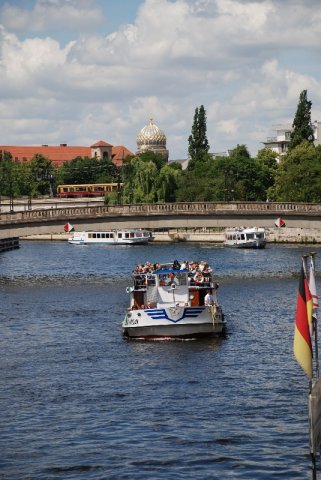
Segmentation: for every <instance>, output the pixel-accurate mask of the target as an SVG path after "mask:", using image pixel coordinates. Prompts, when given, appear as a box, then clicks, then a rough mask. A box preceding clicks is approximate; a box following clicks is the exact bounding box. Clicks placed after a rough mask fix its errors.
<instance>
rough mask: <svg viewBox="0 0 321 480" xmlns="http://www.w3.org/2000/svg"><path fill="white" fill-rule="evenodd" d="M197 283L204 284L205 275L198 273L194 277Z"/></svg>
mask: <svg viewBox="0 0 321 480" xmlns="http://www.w3.org/2000/svg"><path fill="white" fill-rule="evenodd" d="M194 280H195V283H203V282H204V275H203V274H202V273H200V272H198V273H196V275H195V276H194Z"/></svg>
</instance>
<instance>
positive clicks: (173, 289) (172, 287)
mask: <svg viewBox="0 0 321 480" xmlns="http://www.w3.org/2000/svg"><path fill="white" fill-rule="evenodd" d="M175 289H176V285H175V283H172V284H171V290H172V292H173V302H174V304H175Z"/></svg>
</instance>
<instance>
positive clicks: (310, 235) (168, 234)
mask: <svg viewBox="0 0 321 480" xmlns="http://www.w3.org/2000/svg"><path fill="white" fill-rule="evenodd" d="M70 236H71V234H70V233H67V234H66V233H61V234H43V235H31V236H28V237H20V240H49V241H67V239H68V238H69V237H70ZM153 236H154V238H155V242H205V243H218V244H220V243H222V242H223V240H224V230H223V229H222V230H218V229H213V230H212V229H210V228H207V229H193V230H186V229H175V230H174V229H173V230H164V231H154V232H153ZM266 237H267V242H268V243H321V230H319V229H312V228H311V229H307V228H288V227H284V228H276V227H275V228H267V229H266Z"/></svg>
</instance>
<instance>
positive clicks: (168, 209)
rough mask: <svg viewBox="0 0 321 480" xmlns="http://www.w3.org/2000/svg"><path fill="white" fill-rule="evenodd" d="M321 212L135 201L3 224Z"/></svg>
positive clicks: (16, 215) (29, 214)
mask: <svg viewBox="0 0 321 480" xmlns="http://www.w3.org/2000/svg"><path fill="white" fill-rule="evenodd" d="M264 212H265V213H266V214H275V215H282V214H283V215H285V214H286V215H296V214H308V215H311V216H318V215H321V204H316V203H290V202H284V203H276V202H273V203H272V202H269V203H267V202H229V203H225V202H222V203H220V202H188V203H187V202H186V203H152V204H131V205H100V206H77V205H75V206H69V207H67V208H66V207H65V208H46V209H38V210H30V211H18V212H12V213H1V214H0V225H8V224H15V223H37V222H46V221H48V222H50V221H54V220H64V219H77V218H99V217H116V216H137V215H139V216H154V215H164V214H165V215H173V216H175V215H184V214H185V215H186V214H188V215H200V214H202V215H211V214H217V215H218V214H222V215H223V214H225V213H226V214H229V213H230V214H231V213H233V214H236V215H242V214H246V215H255V214H262V213H264Z"/></svg>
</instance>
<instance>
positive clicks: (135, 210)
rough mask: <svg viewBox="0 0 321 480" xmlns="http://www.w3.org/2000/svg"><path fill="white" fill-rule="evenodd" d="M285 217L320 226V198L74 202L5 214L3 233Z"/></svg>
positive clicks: (263, 221) (264, 222)
mask: <svg viewBox="0 0 321 480" xmlns="http://www.w3.org/2000/svg"><path fill="white" fill-rule="evenodd" d="M278 217H282V218H283V219H284V220H285V222H286V225H287V226H288V227H297V228H306V229H310V228H313V229H320V231H321V204H311V203H290V202H284V203H276V202H270V203H260V202H229V203H226V202H222V203H219V202H191V203H162V204H134V205H99V206H90V205H87V206H77V205H75V206H70V207H64V208H54V207H52V208H48V206H47V207H46V208H45V209H40V208H39V209H37V210H30V211H18V212H12V213H10V212H6V213H1V214H0V239H1V238H9V237H21V236H29V235H41V234H56V233H62V232H63V226H64V224H65V223H66V222H70V223H71V224H72V225H73V226H74V228H75V230H94V229H99V230H104V229H110V228H124V227H129V228H131V227H135V228H137V227H139V228H149V229H153V230H157V229H173V228H200V227H207V228H213V227H217V228H225V227H231V226H242V225H251V226H264V227H273V226H274V222H275V220H276V219H277V218H278Z"/></svg>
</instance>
